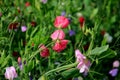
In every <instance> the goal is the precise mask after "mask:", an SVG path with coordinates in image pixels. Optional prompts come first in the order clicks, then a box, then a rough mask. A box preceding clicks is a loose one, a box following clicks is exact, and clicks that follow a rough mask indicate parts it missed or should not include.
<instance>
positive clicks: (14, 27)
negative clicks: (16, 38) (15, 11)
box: [8, 22, 18, 30]
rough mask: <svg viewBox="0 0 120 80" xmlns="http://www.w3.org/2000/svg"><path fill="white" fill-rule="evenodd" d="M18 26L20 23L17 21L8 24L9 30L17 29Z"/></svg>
mask: <svg viewBox="0 0 120 80" xmlns="http://www.w3.org/2000/svg"><path fill="white" fill-rule="evenodd" d="M17 26H18V23H17V22H15V23H10V25H9V26H8V28H9V30H13V29H14V30H15V29H17Z"/></svg>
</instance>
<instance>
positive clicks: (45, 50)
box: [39, 44, 50, 57]
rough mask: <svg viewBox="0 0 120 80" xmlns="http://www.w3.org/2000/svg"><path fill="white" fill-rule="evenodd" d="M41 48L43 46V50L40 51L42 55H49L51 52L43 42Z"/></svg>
mask: <svg viewBox="0 0 120 80" xmlns="http://www.w3.org/2000/svg"><path fill="white" fill-rule="evenodd" d="M39 48H41V49H42V50H41V51H40V55H41V57H48V56H49V55H50V54H49V49H48V48H47V47H45V46H44V45H43V44H40V46H39Z"/></svg>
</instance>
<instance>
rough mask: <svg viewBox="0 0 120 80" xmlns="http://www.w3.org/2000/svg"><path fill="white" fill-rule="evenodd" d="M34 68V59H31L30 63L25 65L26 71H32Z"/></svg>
mask: <svg viewBox="0 0 120 80" xmlns="http://www.w3.org/2000/svg"><path fill="white" fill-rule="evenodd" d="M33 68H34V61H29V63H28V65H26V66H25V72H30V71H31V70H32V69H33Z"/></svg>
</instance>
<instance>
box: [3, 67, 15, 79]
mask: <svg viewBox="0 0 120 80" xmlns="http://www.w3.org/2000/svg"><path fill="white" fill-rule="evenodd" d="M5 78H6V79H9V80H13V79H14V78H17V73H16V70H15V68H14V67H13V66H11V67H7V68H6V72H5Z"/></svg>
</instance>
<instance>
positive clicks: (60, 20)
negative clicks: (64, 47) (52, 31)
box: [54, 16, 69, 28]
mask: <svg viewBox="0 0 120 80" xmlns="http://www.w3.org/2000/svg"><path fill="white" fill-rule="evenodd" d="M68 25H69V20H68V19H67V18H66V17H64V16H57V17H56V19H55V21H54V26H55V27H56V28H66V27H68Z"/></svg>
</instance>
